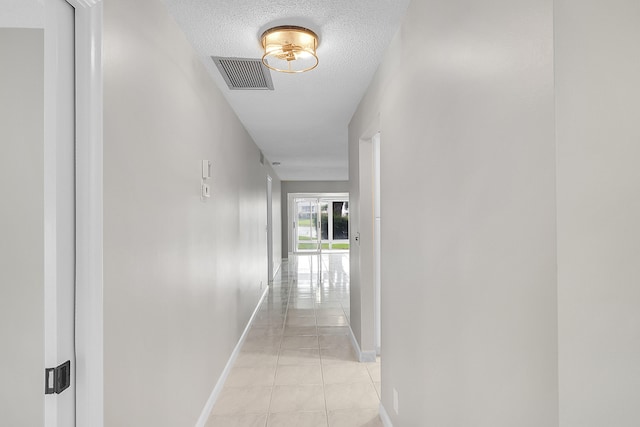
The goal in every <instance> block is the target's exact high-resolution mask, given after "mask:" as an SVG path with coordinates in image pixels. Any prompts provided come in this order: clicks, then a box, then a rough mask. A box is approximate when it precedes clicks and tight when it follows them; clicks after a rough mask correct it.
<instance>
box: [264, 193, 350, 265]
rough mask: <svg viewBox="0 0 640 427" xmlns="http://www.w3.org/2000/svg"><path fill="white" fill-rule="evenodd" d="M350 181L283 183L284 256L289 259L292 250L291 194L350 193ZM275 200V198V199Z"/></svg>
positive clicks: (282, 235)
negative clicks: (288, 207) (290, 225)
mask: <svg viewBox="0 0 640 427" xmlns="http://www.w3.org/2000/svg"><path fill="white" fill-rule="evenodd" d="M348 192H349V182H348V181H282V193H281V202H282V203H281V205H280V206H281V207H280V209H281V212H282V223H281V233H282V234H281V242H282V256H283V257H288V256H289V252H290V251H292V248H289V210H288V209H287V203H288V199H289V194H291V193H311V194H317V193H348ZM274 200H275V197H274ZM292 221H293V220H292Z"/></svg>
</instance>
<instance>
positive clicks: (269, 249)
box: [267, 176, 273, 283]
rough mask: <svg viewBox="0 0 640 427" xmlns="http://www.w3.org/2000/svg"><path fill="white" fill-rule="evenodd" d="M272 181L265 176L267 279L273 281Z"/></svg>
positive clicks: (269, 281)
mask: <svg viewBox="0 0 640 427" xmlns="http://www.w3.org/2000/svg"><path fill="white" fill-rule="evenodd" d="M272 198H273V196H272V182H271V177H270V176H267V262H268V264H269V265H268V266H267V274H268V275H267V281H268V283H271V282H272V281H273V203H272Z"/></svg>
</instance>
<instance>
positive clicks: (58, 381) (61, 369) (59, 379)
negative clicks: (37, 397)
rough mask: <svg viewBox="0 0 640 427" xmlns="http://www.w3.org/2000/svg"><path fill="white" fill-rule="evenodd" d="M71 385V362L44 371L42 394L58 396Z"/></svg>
mask: <svg viewBox="0 0 640 427" xmlns="http://www.w3.org/2000/svg"><path fill="white" fill-rule="evenodd" d="M69 385H71V361H70V360H67V361H66V362H64V363H63V364H62V365H60V366H58V367H56V368H45V370H44V394H54V393H55V394H60V393H62V392H63V391H65V390H66V389H68V388H69Z"/></svg>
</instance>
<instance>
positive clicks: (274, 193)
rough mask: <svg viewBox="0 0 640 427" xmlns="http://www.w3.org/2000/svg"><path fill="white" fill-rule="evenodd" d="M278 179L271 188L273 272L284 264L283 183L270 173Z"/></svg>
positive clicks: (275, 177)
mask: <svg viewBox="0 0 640 427" xmlns="http://www.w3.org/2000/svg"><path fill="white" fill-rule="evenodd" d="M269 176H271V177H272V178H274V179H275V180H276V181H278V185H276V186H274V187H272V189H271V212H272V213H271V215H272V225H271V226H272V230H271V232H272V233H273V274H274V275H275V274H276V273H277V272H278V269H279V268H280V266H281V265H282V253H283V250H282V185H281V183H280V181H279V180H278V178H277V175H275V174H273V175H272V174H269Z"/></svg>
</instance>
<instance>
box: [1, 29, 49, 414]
mask: <svg viewBox="0 0 640 427" xmlns="http://www.w3.org/2000/svg"><path fill="white" fill-rule="evenodd" d="M0 58H2V66H0V94H2V95H1V96H0V194H2V202H1V203H2V209H0V236H2V237H1V239H0V241H1V243H0V342H2V352H1V355H0V360H1V363H0V378H2V382H3V386H2V387H1V388H0V413H1V414H2V421H1V423H2V424H3V425H7V426H38V425H42V424H43V422H44V411H43V410H44V394H43V387H44V380H43V373H44V264H43V262H44V261H43V253H44V204H43V203H44V191H43V186H44V174H43V170H44V169H43V168H44V160H43V159H44V157H43V156H44V130H43V129H44V31H43V30H41V29H13V28H12V29H7V28H0Z"/></svg>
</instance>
